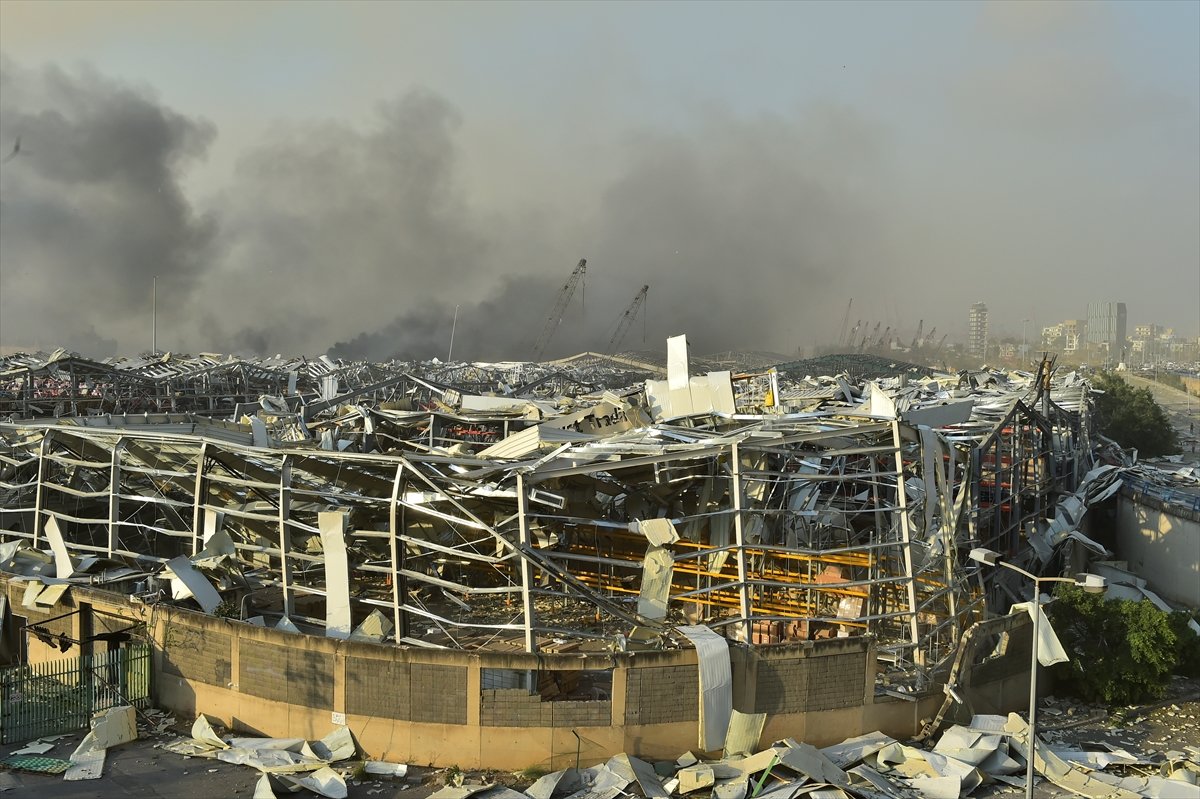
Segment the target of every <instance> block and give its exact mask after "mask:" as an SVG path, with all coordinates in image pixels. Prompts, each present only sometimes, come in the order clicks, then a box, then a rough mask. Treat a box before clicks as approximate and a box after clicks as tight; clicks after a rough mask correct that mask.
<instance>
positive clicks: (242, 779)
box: [0, 678, 1200, 799]
mask: <svg viewBox="0 0 1200 799" xmlns="http://www.w3.org/2000/svg"><path fill="white" fill-rule="evenodd" d="M1038 713H1039V724H1038V727H1039V732H1040V734H1041V737H1042V739H1043V740H1045V741H1047V742H1049V743H1051V744H1052V745H1055V744H1059V743H1061V744H1063V745H1065V746H1077V747H1081V748H1093V747H1092V745H1095V744H1104V743H1108V744H1112V745H1114V746H1119V747H1122V748H1124V749H1126V750H1128V751H1129V752H1132V753H1134V754H1140V755H1146V756H1157V755H1165V754H1166V753H1167V752H1170V751H1180V752H1188V751H1189V747H1192V748H1193V749H1192V750H1191V752H1190V754H1191V757H1192V759H1193V760H1194V759H1196V757H1197V756H1200V680H1184V679H1181V678H1176V679H1175V680H1174V681H1173V682H1172V683H1171V686H1170V689H1169V692H1168V695H1167V697H1166V698H1165V699H1164V700H1163V701H1161V702H1154V703H1149V704H1143V705H1137V706H1132V707H1120V708H1105V707H1103V706H1101V705H1084V704H1080V703H1076V702H1073V701H1071V700H1062V699H1058V698H1056V697H1053V696H1051V697H1047V698H1046V699H1045V700H1043V702H1042V704H1041V706H1040V709H1039V711H1038ZM187 727H188V725H186V724H177V725H176V726H175V728H174V730H173V731H172V732H171V733H168V734H165V735H159V736H151V737H148V738H141V739H139V740H137V741H135V742H133V743H130V744H126V745H124V746H120V747H116V748H114V749H111V750H109V752H108V756H107V759H106V761H105V764H104V775H103V776H102V777H101V778H100V779H98V780H90V781H83V782H65V781H64V780H63V778H62V776H61V775H58V776H51V775H43V774H33V773H27V772H16V771H8V772H0V791H3V788H4V784H5V781H6V780H8V781H9V782H10V783H11V784H10V786H9V787H10V790H11V792H9V791H3V792H0V799H3V797H4V796H13V797H14V799H15V797H41V798H44V799H124V798H125V797H129V799H133V798H134V797H138V798H139V799H140V798H141V797H149V798H151V799H160V798H161V799H221V798H223V797H245V799H249V797H252V796H253V794H254V785H255V783H256V782H257V781H258V772H257V771H255V770H254V769H252V768H249V767H247V766H236V765H231V764H228V763H222V762H220V761H217V760H208V759H205V758H185V757H182V756H180V755H176V754H173V753H171V752H167V751H165V750H163V749H162V748H161V746H162V744H163V743H165V742H167V741H169V740H172V738H173V737H175V736H186V735H187V734H188V731H187ZM82 737H83V733H82V732H80V733H75V734H71V735H67V736H65V737H63V738H61V739H59V740H58V741H57V742H56V743H55V747H54V749H53V750H51V751H50V752H47V753H46V756H47V757H57V758H61V759H68V758H69V757H70V754H71V752H73V751H74V750H75V747H76V746H77V745H78V743H79V740H80V739H81V738H82ZM765 743H769V742H764V744H765ZM20 748H21V745H8V746H3V747H0V758H3V757H7V756H8V755H9V754H10V753H11V752H12V751H13V750H15V749H20ZM681 754H682V753H681ZM338 765H339V767H340V768H339V770H341V771H342V772H343V773H344V774H346V775H347V783H348V786H349V796H350V797H351V799H366V798H367V797H377V799H424V798H425V797H427V796H429V794H431V793H432V792H434V791H436V790H438V789H439V788H441V787H442V786H443V785H444V784H445V782H446V778H447V773H446V772H444V771H438V770H435V769H429V768H412V769H410V770H409V774H408V776H407V777H405V778H401V779H378V780H375V779H370V778H368V779H364V780H356V779H354V777H353V775H354V773H355V768H356V766H357V765H358V764H357V763H355V762H350V763H343V764H338ZM465 777H466V780H467V781H468V782H492V781H497V782H503V783H505V784H508V785H510V786H511V787H514V788H517V789H520V788H523V787H525V786H526V785H527V784H528V782H530V780H523V779H521V778H519V777H517V776H515V775H511V774H501V773H491V774H472V773H468V774H466V775H465ZM1022 790H1023V789H1020V788H1014V787H1012V786H1009V785H1003V784H995V785H991V786H983V787H981V788H980V789H978V790H976V791H975V792H974V794H973V796H975V797H979V799H999V798H1000V797H1016V796H1020V795H1021V794H1022ZM706 793H707V792H702V793H699V794H695V796H697V797H699V798H700V799H704V794H706ZM277 795H279V796H296V797H301V798H302V797H312V796H316V794H313V793H310V792H308V791H301V792H299V793H297V794H286V793H284V792H282V791H277ZM1036 795H1037V796H1038V797H1039V799H1059V798H1060V797H1066V796H1072V795H1073V794H1070V793H1068V792H1066V791H1063V790H1062V789H1059V788H1057V787H1055V786H1054V785H1052V784H1050V783H1048V782H1045V781H1042V782H1040V783H1038V784H1037V790H1036Z"/></svg>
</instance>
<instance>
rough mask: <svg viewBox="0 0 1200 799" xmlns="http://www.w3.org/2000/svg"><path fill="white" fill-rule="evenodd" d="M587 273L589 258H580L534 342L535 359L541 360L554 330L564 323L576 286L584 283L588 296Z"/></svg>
mask: <svg viewBox="0 0 1200 799" xmlns="http://www.w3.org/2000/svg"><path fill="white" fill-rule="evenodd" d="M586 275H587V259H586V258H580V259H579V265H578V266H576V267H575V271H573V272H572V273H571V276H570V277H569V278H567V282H566V283H564V284H563V287H562V288H561V289H559V292H558V297H557V298H556V299H555V300H554V307H553V308H551V309H550V315H549V316H547V317H546V323H545V324H544V325H542V332H541V333H540V334H539V335H538V337H537V341H535V342H534V343H533V360H535V361H540V360H541V359H542V353H544V352H545V351H546V345H547V344H549V343H550V339H551V338H552V337H553V336H554V331H556V330H558V326H559V325H560V324H562V318H563V314H564V313H565V312H566V310H567V306H568V305H570V304H571V298H572V297H574V296H575V288H576V287H577V286H578V285H579V284H580V283H584V289H583V291H584V294H583V295H582V296H583V297H584V298H586V296H587V284H586V281H585V280H584V278H585V276H586Z"/></svg>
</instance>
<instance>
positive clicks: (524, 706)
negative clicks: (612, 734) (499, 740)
mask: <svg viewBox="0 0 1200 799" xmlns="http://www.w3.org/2000/svg"><path fill="white" fill-rule="evenodd" d="M479 723H480V724H482V725H483V726H484V727H607V726H609V725H610V724H612V702H610V701H608V700H603V701H585V702H572V701H559V702H543V701H542V699H541V697H540V696H538V695H537V694H530V693H529V692H528V691H526V690H525V689H524V688H495V689H491V688H489V689H486V690H484V691H481V692H480V697H479Z"/></svg>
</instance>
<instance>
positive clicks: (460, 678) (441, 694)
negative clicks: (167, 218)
mask: <svg viewBox="0 0 1200 799" xmlns="http://www.w3.org/2000/svg"><path fill="white" fill-rule="evenodd" d="M408 673H409V677H408V691H409V696H410V697H415V701H413V702H412V703H411V705H412V720H413V721H425V722H430V723H433V724H466V723H467V669H466V667H465V666H433V665H426V664H424V663H411V664H409V667H408Z"/></svg>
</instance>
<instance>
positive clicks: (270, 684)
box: [238, 639, 333, 710]
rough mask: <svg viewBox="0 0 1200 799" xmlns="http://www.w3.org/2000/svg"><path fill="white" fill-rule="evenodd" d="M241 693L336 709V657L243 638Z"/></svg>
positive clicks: (240, 668) (324, 708)
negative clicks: (334, 665) (334, 703)
mask: <svg viewBox="0 0 1200 799" xmlns="http://www.w3.org/2000/svg"><path fill="white" fill-rule="evenodd" d="M239 645H240V649H239V651H238V665H239V669H238V683H239V688H240V690H242V691H244V692H246V693H248V694H253V695H254V696H261V697H262V698H264V699H273V700H275V701H277V702H289V703H291V704H294V705H301V706H305V707H311V708H317V709H320V710H329V709H332V708H333V655H330V654H326V653H323V652H309V651H306V650H303V649H297V648H294V647H282V646H273V645H271V644H266V643H262V642H261V641H251V640H248V639H241V640H240V641H239Z"/></svg>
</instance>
